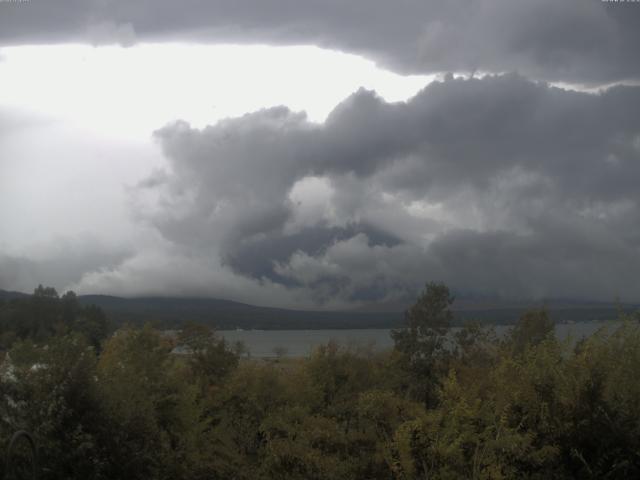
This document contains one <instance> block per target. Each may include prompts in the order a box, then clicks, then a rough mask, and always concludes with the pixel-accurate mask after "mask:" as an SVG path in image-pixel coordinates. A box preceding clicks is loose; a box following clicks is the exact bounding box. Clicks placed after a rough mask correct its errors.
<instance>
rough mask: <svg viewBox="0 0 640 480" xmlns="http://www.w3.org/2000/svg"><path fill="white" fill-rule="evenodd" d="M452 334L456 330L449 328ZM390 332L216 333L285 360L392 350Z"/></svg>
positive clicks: (581, 329)
mask: <svg viewBox="0 0 640 480" xmlns="http://www.w3.org/2000/svg"><path fill="white" fill-rule="evenodd" d="M617 325H620V322H616V321H612V322H580V323H572V324H557V325H556V336H557V337H558V339H560V340H564V339H565V338H567V337H569V336H571V338H573V339H575V340H579V339H580V338H583V337H585V336H589V335H591V334H593V333H595V332H596V331H597V330H598V329H599V328H602V327H605V328H607V330H608V331H613V329H614V328H615V327H616V326H617ZM494 328H495V330H496V334H497V335H498V336H502V335H504V334H505V333H507V332H508V331H509V330H510V329H511V328H512V327H510V326H504V325H499V326H496V327H494ZM452 330H453V331H456V330H458V329H457V328H453V329H452ZM390 332H391V330H390V329H359V330H219V331H218V333H219V334H221V335H222V336H223V337H224V338H225V339H226V340H227V341H228V342H230V343H231V344H233V343H235V342H237V341H242V342H244V344H245V345H246V347H247V348H248V349H249V352H250V353H251V356H253V357H275V356H276V353H275V352H276V349H280V348H282V349H284V350H283V352H284V354H285V355H287V356H292V357H301V356H307V355H309V354H310V353H311V352H312V351H313V349H314V348H316V347H318V346H319V345H323V344H326V343H327V342H329V341H331V340H333V341H335V342H337V343H339V344H340V345H355V346H372V347H373V348H374V349H377V350H385V349H388V348H391V347H393V340H392V339H391V336H390Z"/></svg>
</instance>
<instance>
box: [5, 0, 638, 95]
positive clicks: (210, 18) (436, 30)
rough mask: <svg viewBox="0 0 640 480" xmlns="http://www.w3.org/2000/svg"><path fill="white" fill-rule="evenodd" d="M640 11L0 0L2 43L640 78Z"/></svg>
mask: <svg viewBox="0 0 640 480" xmlns="http://www.w3.org/2000/svg"><path fill="white" fill-rule="evenodd" d="M639 23H640V9H639V8H637V4H634V3H633V2H602V1H601V0H563V1H557V0H538V1H535V2H534V1H530V0H475V1H468V0H453V1H446V2H443V1H431V0H405V1H402V2H387V1H381V0H376V1H369V0H354V1H350V2H343V1H337V0H329V1H324V2H314V1H292V0H270V1H259V0H235V1H233V2H230V1H221V0H216V1H209V2H203V1H200V0H185V1H181V2H175V1H169V0H159V1H153V2H149V1H147V0H132V1H128V2H119V1H114V0H90V1H81V0H47V1H44V0H31V1H30V2H24V3H23V2H4V3H0V45H2V44H4V45H18V44H28V43H52V42H88V43H93V44H105V43H106V44H109V43H116V44H121V45H125V46H126V45H132V44H133V43H135V42H136V41H145V42H148V41H156V42H162V41H186V42H215V43H220V42H227V43H268V44H275V45H285V44H286V45H292V44H313V45H318V46H321V47H325V48H331V49H338V50H342V51H347V52H352V53H357V54H360V55H363V56H366V57H368V58H372V59H374V60H376V61H377V62H379V63H380V64H381V65H383V66H385V67H387V68H391V69H394V70H396V71H399V72H403V73H410V72H411V73H433V72H446V71H455V72H473V71H481V72H494V73H499V72H507V71H518V72H520V73H521V74H523V75H525V76H528V77H530V78H536V79H542V80H548V81H566V82H573V83H586V84H605V83H611V82H620V81H637V80H640V57H639V56H638V54H637V45H638V44H639V43H640V29H638V28H637V25H638V24H639Z"/></svg>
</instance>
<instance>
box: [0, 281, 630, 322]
mask: <svg viewBox="0 0 640 480" xmlns="http://www.w3.org/2000/svg"><path fill="white" fill-rule="evenodd" d="M28 296H29V295H28V294H25V293H21V292H8V291H3V290H0V299H4V300H11V299H14V298H25V297H28ZM78 299H79V301H80V303H81V304H83V305H90V304H93V305H97V306H99V307H100V308H102V309H103V310H104V312H105V313H106V314H107V316H108V317H109V318H110V319H111V320H112V321H113V322H115V323H117V324H122V323H131V324H135V325H139V324H142V323H145V322H151V323H152V324H154V325H157V326H159V327H161V328H175V327H178V326H179V325H181V324H182V323H184V322H186V321H194V322H198V323H203V324H207V325H212V326H214V327H215V328H217V329H220V330H228V329H236V328H241V329H261V330H296V329H309V330H313V329H345V328H346V329H357V328H396V327H399V326H401V325H402V324H403V312H401V311H374V312H370V311H363V310H358V311H305V310H290V309H283V308H273V307H260V306H255V305H249V304H245V303H240V302H235V301H232V300H223V299H215V298H197V297H196V298H188V297H184V298H183V297H153V296H149V297H133V298H124V297H116V296H110V295H80V296H78ZM407 306H408V305H407ZM543 306H545V307H546V308H547V309H548V310H549V313H550V314H551V317H552V318H553V319H554V320H555V321H558V322H578V321H591V320H607V319H613V318H616V316H617V314H618V310H619V307H621V308H622V310H623V311H626V312H630V311H634V310H636V309H637V308H638V307H639V306H638V305H632V304H624V305H621V306H618V305H616V304H614V303H612V302H611V303H607V302H581V301H576V300H540V301H503V300H499V299H488V298H487V299H482V298H477V297H472V298H465V297H464V296H461V298H458V299H457V300H456V301H455V302H454V304H453V307H452V310H453V311H454V315H455V319H456V320H455V323H457V324H460V323H463V322H465V321H467V320H478V321H481V322H486V323H492V324H510V323H514V322H515V321H516V320H517V319H518V317H519V316H520V315H521V314H522V313H523V312H524V311H526V310H527V309H530V308H540V307H543Z"/></svg>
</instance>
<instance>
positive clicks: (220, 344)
mask: <svg viewBox="0 0 640 480" xmlns="http://www.w3.org/2000/svg"><path fill="white" fill-rule="evenodd" d="M451 301H452V298H451V297H450V294H449V290H448V289H447V287H445V286H444V285H441V284H428V285H427V287H426V289H425V291H424V292H423V294H422V295H421V296H420V297H419V299H418V301H417V302H416V304H415V305H414V306H413V307H411V308H410V309H409V310H408V311H407V313H406V326H405V327H404V328H401V329H398V330H396V331H394V333H393V336H394V340H395V345H396V346H395V348H394V349H393V350H392V351H388V352H384V353H379V352H377V353H376V352H373V351H370V350H366V349H363V350H358V349H353V348H350V349H345V348H341V347H339V346H337V345H335V344H328V345H325V346H323V347H321V348H319V349H317V350H316V351H315V353H314V354H313V355H311V356H310V357H309V358H305V359H279V360H274V361H260V360H251V359H246V358H244V357H243V356H242V351H241V349H239V348H238V349H233V348H230V346H229V345H227V344H226V343H225V342H224V341H223V340H221V339H220V338H218V337H217V336H216V335H214V334H213V333H212V332H211V331H210V330H209V329H208V328H205V327H200V326H197V325H187V326H185V328H184V329H183V331H182V333H181V335H180V337H179V338H178V339H172V338H169V337H166V336H164V335H162V333H161V332H159V331H157V330H154V329H153V328H151V327H150V326H146V327H144V328H131V327H124V328H121V329H119V330H117V331H116V332H115V333H114V334H112V335H107V324H106V320H105V318H104V315H102V313H101V311H100V310H99V309H97V308H90V307H81V306H79V305H78V303H77V300H76V299H75V297H74V296H73V294H66V295H64V296H63V297H61V298H59V297H58V295H57V294H56V293H55V291H54V290H52V289H46V288H39V289H38V290H36V294H35V295H34V296H32V297H29V298H25V299H17V300H12V301H10V302H5V303H4V304H1V305H0V327H1V331H0V334H1V336H0V341H1V342H2V347H3V348H4V349H6V350H7V353H6V354H5V359H4V363H3V365H2V368H1V372H0V388H1V393H2V396H1V398H0V440H2V441H3V442H5V443H6V442H7V440H8V438H9V436H10V435H11V433H12V432H13V431H15V430H17V429H26V430H28V431H30V432H33V434H34V436H35V438H36V440H37V443H38V445H39V448H40V454H41V461H40V464H41V466H42V478H46V479H83V480H84V479H87V478H92V479H247V480H249V479H251V480H253V479H300V480H303V479H304V480H312V479H331V480H335V479H358V480H361V479H426V478H429V479H458V478H471V479H476V478H477V479H480V478H487V479H500V478H532V479H533V478H540V479H543V478H544V479H547V478H559V479H561V478H640V377H639V376H638V375H637V372H638V370H639V369H640V326H639V325H638V322H637V318H630V317H628V318H626V321H625V322H624V323H623V324H622V326H621V327H620V328H619V329H617V330H616V331H614V332H609V333H606V332H599V333H597V334H595V335H593V336H592V337H590V338H587V339H583V340H581V341H578V342H572V341H570V340H568V341H566V342H559V341H558V340H556V338H555V337H554V334H553V323H552V322H551V321H550V319H549V316H548V315H547V313H546V312H545V311H531V312H528V313H527V314H525V315H523V316H522V318H521V319H520V322H519V323H518V324H517V326H516V327H515V328H514V329H513V331H512V333H511V335H509V336H508V337H506V338H501V339H498V338H496V337H495V335H494V334H493V333H492V331H491V330H490V329H487V328H484V327H482V326H480V325H477V324H470V325H468V326H466V327H465V328H464V329H463V330H461V331H460V332H459V333H457V334H456V335H455V338H451V336H449V335H447V332H448V327H449V325H450V324H451V321H452V314H451V311H450V305H451ZM177 344H180V345H182V346H184V347H185V350H186V351H187V352H189V353H188V354H186V355H177V354H175V353H172V352H174V347H175V346H176V345H177Z"/></svg>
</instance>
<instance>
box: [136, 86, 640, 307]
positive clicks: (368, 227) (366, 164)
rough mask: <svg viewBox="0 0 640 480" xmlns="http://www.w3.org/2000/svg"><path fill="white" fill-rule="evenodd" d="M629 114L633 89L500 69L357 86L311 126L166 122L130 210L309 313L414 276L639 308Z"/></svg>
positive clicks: (290, 121) (637, 153) (638, 92)
mask: <svg viewBox="0 0 640 480" xmlns="http://www.w3.org/2000/svg"><path fill="white" fill-rule="evenodd" d="M639 109H640V88H638V87H614V88H611V89H608V90H606V91H603V92H601V93H599V94H588V93H579V92H575V91H569V90H562V89H559V88H554V87H550V86H548V85H546V84H542V83H534V82H531V81H528V80H526V79H524V78H523V77H520V76H517V75H504V76H495V77H484V78H482V79H467V80H462V79H453V78H448V79H446V80H445V81H444V82H436V83H432V84H430V85H429V86H427V87H426V88H425V89H424V90H423V91H422V92H420V93H419V94H418V95H417V96H416V97H414V98H412V99H411V100H409V101H408V102H406V103H396V104H391V103H387V102H385V101H383V100H382V99H380V98H379V97H377V96H376V95H375V93H373V92H369V91H365V90H361V91H359V92H356V93H355V94H353V95H352V96H351V97H350V98H348V99H347V100H345V101H344V102H343V103H342V104H341V105H339V106H338V107H337V108H336V109H335V110H334V111H333V112H332V113H331V115H330V116H329V118H328V119H327V121H326V123H325V124H323V125H317V124H313V123H310V122H308V121H307V119H306V118H305V116H304V115H303V114H298V113H293V112H290V111H289V110H288V109H286V108H284V107H278V108H274V109H268V110H263V111H259V112H255V113H252V114H247V115H244V116H243V117H239V118H235V119H229V120H225V121H222V122H220V123H218V124H216V125H214V126H210V127H207V128H205V129H202V130H199V129H195V128H192V127H190V126H189V125H188V124H186V123H184V122H178V123H175V124H170V125H167V126H166V127H164V128H162V129H160V130H158V131H157V132H156V134H155V136H156V139H157V140H158V142H159V143H160V145H161V146H162V148H163V151H164V152H165V155H166V156H167V158H168V160H169V168H168V170H167V171H165V172H160V173H157V174H155V175H154V176H153V178H152V179H151V180H150V181H148V182H143V184H141V185H140V187H139V189H138V191H137V194H138V195H140V196H151V197H153V199H154V200H153V201H152V202H151V204H152V205H153V208H149V209H147V208H145V207H141V208H140V210H139V212H138V214H139V215H140V216H141V218H144V219H146V221H148V222H149V223H150V224H151V225H152V226H153V227H154V228H155V229H156V230H157V231H158V232H159V233H160V234H161V235H162V237H163V238H164V239H166V240H167V241H169V242H170V243H171V244H172V245H173V248H174V250H173V253H174V254H176V255H178V256H180V255H184V256H187V257H189V258H191V259H192V260H193V259H196V261H197V259H203V261H204V262H210V261H215V259H218V260H219V261H220V262H221V263H222V265H223V266H224V268H227V269H229V270H230V271H232V272H234V273H233V275H234V276H236V277H237V276H240V277H243V278H250V279H254V281H255V282H258V283H260V282H266V283H268V285H269V286H270V288H272V287H274V286H276V287H277V286H280V287H282V288H284V289H285V290H287V291H289V292H290V293H291V294H292V295H294V296H296V297H297V298H298V299H300V298H302V299H306V300H311V301H313V302H315V303H317V304H325V303H331V304H336V305H349V304H364V303H367V302H370V301H377V302H397V301H400V300H401V299H405V298H411V297H412V296H413V295H414V294H415V292H416V290H417V289H418V288H420V286H421V285H422V284H423V282H424V281H425V280H429V279H441V280H445V281H447V282H448V283H449V284H451V285H452V286H454V287H457V288H460V289H464V290H467V291H479V292H482V293H487V294H501V295H504V296H506V297H511V298H514V297H527V298H530V297H540V296H553V297H563V296H564V297H576V298H592V299H593V298H597V299H603V300H611V299H612V298H614V297H615V296H616V295H619V296H621V297H623V298H626V299H632V300H639V299H640V292H638V291H637V285H636V284H634V282H633V278H634V275H635V272H637V270H638V266H640V265H638V258H640V256H639V255H638V254H639V253H640V214H639V212H640V209H639V208H638V207H639V206H640V205H639V202H640V194H639V193H638V191H639V190H638V188H637V183H638V180H640V117H638V115H637V112H638V111H639ZM314 182H315V183H314ZM313 185H315V187H313ZM318 185H320V187H318ZM314 188H315V189H316V190H314ZM314 192H315V193H314ZM318 192H319V193H318ZM140 205H142V203H141V204H140ZM205 288H206V287H205ZM279 292H280V293H282V289H280V290H279ZM282 298H284V297H282Z"/></svg>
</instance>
